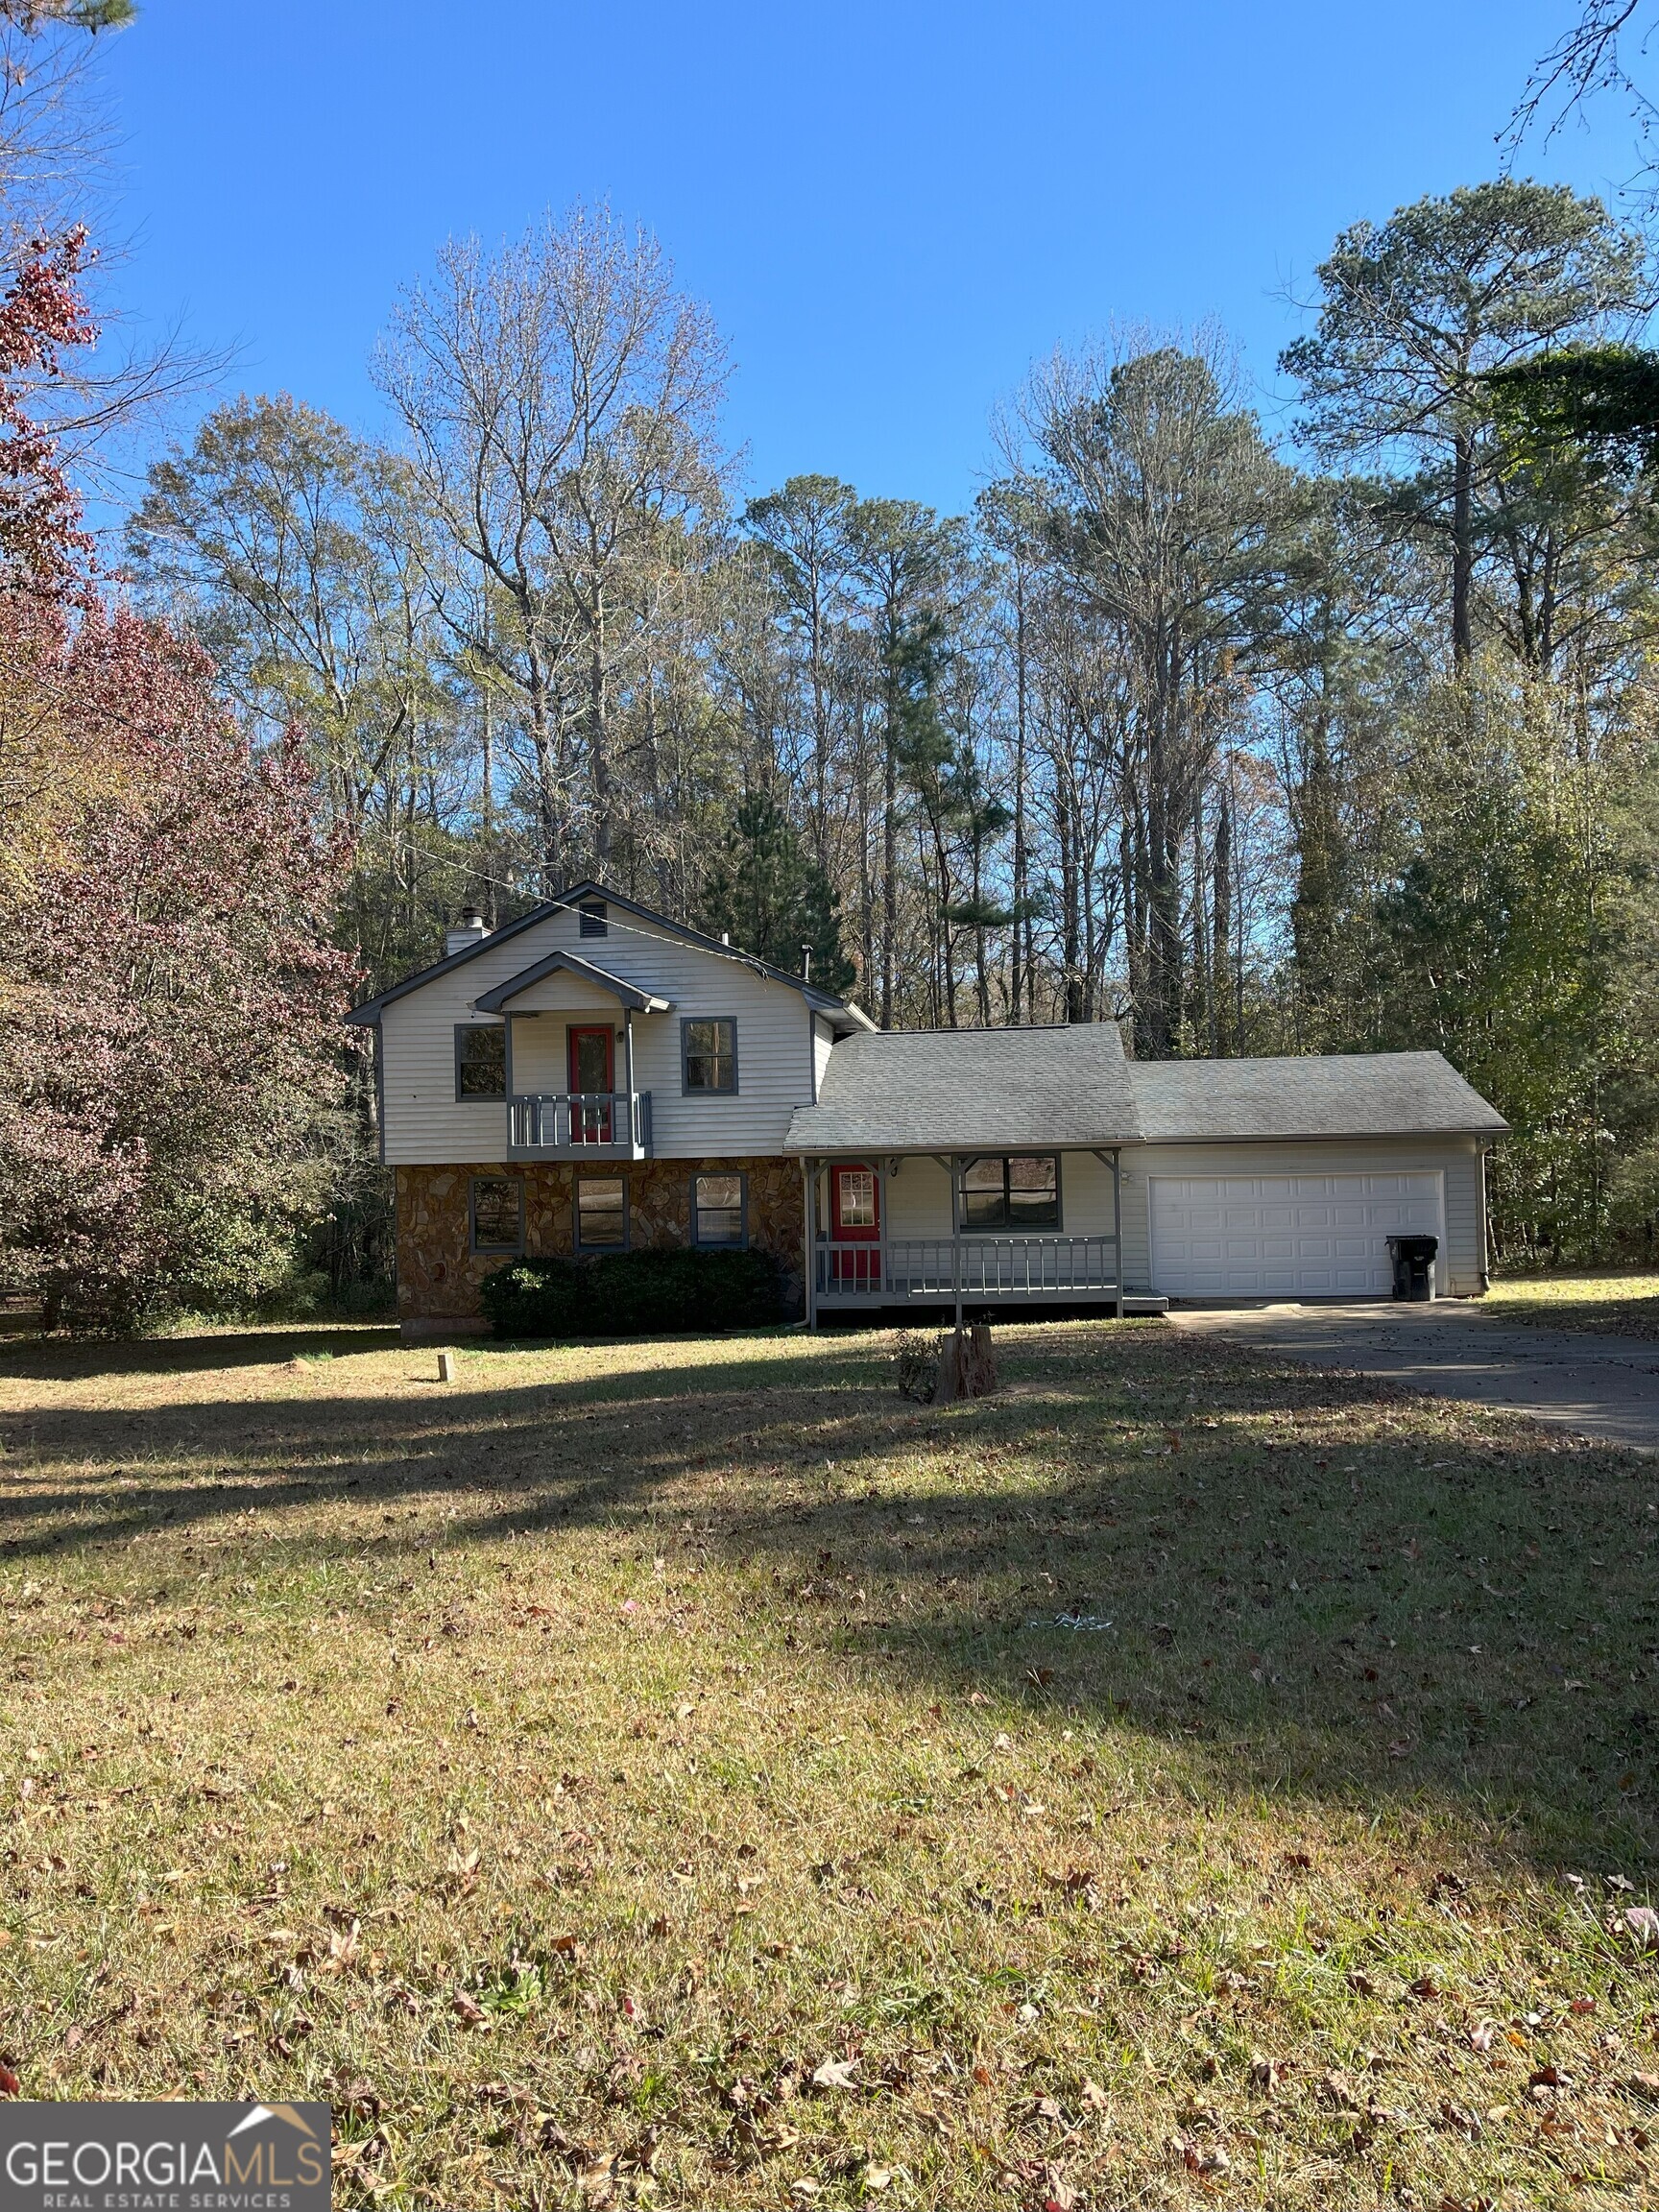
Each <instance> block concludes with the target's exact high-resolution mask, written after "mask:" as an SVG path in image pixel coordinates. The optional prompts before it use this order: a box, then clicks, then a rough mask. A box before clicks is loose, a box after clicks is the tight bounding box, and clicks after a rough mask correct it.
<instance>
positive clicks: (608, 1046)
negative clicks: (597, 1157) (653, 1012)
mask: <svg viewBox="0 0 1659 2212" xmlns="http://www.w3.org/2000/svg"><path fill="white" fill-rule="evenodd" d="M583 1037H603V1038H604V1040H605V1091H606V1093H607V1094H610V1093H611V1092H613V1091H614V1090H615V1088H616V1033H615V1031H614V1030H613V1028H612V1026H611V1024H610V1022H572V1023H571V1024H570V1025H569V1027H568V1028H567V1029H566V1031H565V1053H566V1055H567V1062H568V1067H567V1073H568V1080H569V1084H570V1091H571V1095H572V1096H575V1095H577V1094H580V1092H581V1089H582V1077H581V1071H580V1066H579V1060H578V1051H579V1046H578V1041H579V1039H581V1038H583ZM588 1095H589V1096H591V1095H592V1094H591V1093H589V1094H588ZM570 1142H572V1143H573V1144H609V1143H610V1142H611V1102H610V1097H609V1095H607V1097H606V1102H605V1104H604V1106H603V1108H599V1107H592V1106H589V1107H586V1108H582V1107H576V1106H572V1107H571V1109H570Z"/></svg>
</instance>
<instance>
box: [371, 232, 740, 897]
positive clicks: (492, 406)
mask: <svg viewBox="0 0 1659 2212" xmlns="http://www.w3.org/2000/svg"><path fill="white" fill-rule="evenodd" d="M724 373H725V364H724V355H723V352H722V349H721V346H720V343H719V340H718V338H717V336H716V334H715V331H714V328H713V325H712V324H711V322H710V320H709V316H708V315H707V313H706V311H705V310H704V309H703V308H702V307H701V306H699V305H698V304H697V303H696V302H694V301H690V300H688V299H687V298H685V295H684V294H682V293H681V292H679V291H678V290H677V289H676V288H675V284H674V277H673V271H672V269H671V267H670V265H669V263H668V261H667V260H666V258H665V256H664V255H663V253H662V252H661V248H660V247H659V245H658V244H657V242H656V240H655V239H654V238H653V237H651V236H650V235H649V234H648V233H647V232H644V231H632V232H630V231H626V230H624V229H623V228H621V227H620V226H618V225H617V224H616V223H615V222H613V219H612V217H611V215H610V214H609V212H608V211H607V210H606V209H604V208H599V209H596V210H595V209H589V208H587V207H583V206H577V207H576V208H574V209H573V210H572V211H571V212H570V213H569V214H568V215H566V216H565V218H564V219H563V220H559V221H556V220H554V219H553V218H551V217H548V218H547V219H545V220H543V221H542V222H541V223H540V224H538V225H537V226H536V227H535V228H533V229H531V230H530V231H529V232H527V233H526V234H525V236H524V237H522V238H520V239H519V240H517V242H515V243H514V244H511V245H508V246H506V247H503V248H502V249H501V250H500V251H498V252H493V253H491V252H486V250H485V249H484V248H483V246H481V245H480V243H479V242H478V240H477V239H476V238H467V239H461V240H456V241H451V243H450V244H449V245H447V246H446V247H445V249H444V250H443V252H441V253H440V254H439V256H438V261H437V266H436V269H435V270H434V272H433V274H432V276H430V277H429V278H428V279H426V280H425V281H424V282H422V283H420V284H417V285H414V286H412V287H411V288H410V289H409V290H407V291H406V292H405V293H404V294H403V296H402V298H401V300H400V301H399V302H398V305H397V311H396V313H395V315H394V318H393V323H392V329H391V333H390V336H389V337H388V339H387V340H386V342H385V343H384V344H383V346H382V347H381V349H380V351H379V353H378V356H377V376H378V381H379V383H380V386H381V389H382V390H383V391H384V393H385V394H386V396H387V397H388V398H389V399H390V400H391V402H392V404H393V405H394V407H395V408H396V409H397V414H398V416H399V417H400V418H401V421H402V422H403V425H404V428H405V430H406V432H407V436H408V441H409V447H410V453H411V458H412V462H413V466H414V468H415V469H416V471H417V473H418V476H419V478H420V480H421V485H422V487H423V490H424V493H425V496H426V499H427V501H428V502H429V504H430V506H431V508H432V510H433V512H434V514H435V515H436V516H437V517H438V518H439V521H440V523H441V525H442V528H443V529H444V531H445V534H446V535H447V536H448V538H449V539H450V540H451V541H452V542H453V544H454V546H455V548H456V549H457V551H458V552H459V554H460V555H461V556H462V557H463V559H464V560H465V561H467V562H469V563H470V564H472V565H474V566H475V568H476V569H477V570H478V571H480V572H481V575H482V578H483V581H484V584H485V587H486V593H485V600H484V604H487V605H488V607H489V608H490V612H491V616H492V618H491V620H490V621H488V622H480V621H479V620H478V619H477V617H476V610H477V608H478V606H479V604H480V601H479V597H478V594H477V593H476V592H471V593H469V594H467V595H465V596H464V597H454V596H450V597H447V598H446V599H445V613H446V614H447V616H448V618H449V619H450V621H451V623H452V624H453V626H454V628H455V631H456V634H457V636H458V637H461V638H462V639H463V641H464V643H465V645H466V647H467V649H468V650H469V653H470V654H471V655H472V656H473V658H474V659H475V661H477V663H478V664H479V666H480V667H482V668H485V669H488V670H489V671H491V672H492V674H493V677H494V679H495V681H496V682H497V683H498V684H499V685H501V686H502V687H503V689H504V690H506V691H507V693H508V694H509V696H510V697H512V698H513V699H514V701H515V702H516V704H517V709H518V716H517V719H518V723H519V727H520V728H521V731H522V733H523V736H524V739H525V741H526V742H527V745H528V748H529V753H530V765H531V771H532V777H533V783H534V791H535V800H536V805H537V808H538V811H539V814H540V823H541V848H542V853H541V859H542V868H543V873H544V876H545V878H546V879H547V881H548V882H549V883H551V882H552V881H553V880H555V879H556V878H560V877H561V876H563V875H565V874H567V873H568V872H569V870H570V869H571V868H572V866H573V865H575V864H577V863H578V862H580V861H585V860H591V861H592V862H593V863H594V864H595V865H597V866H599V867H601V868H603V867H604V866H605V864H606V863H607V861H608V860H609V859H610V856H611V853H612V849H613V832H614V824H615V782H614V778H615V763H614V759H613V745H612V740H613V716H614V709H615V702H616V696H617V689H618V686H619V685H620V684H621V683H622V682H623V681H624V680H625V678H626V677H627V676H628V674H629V673H630V672H631V670H633V669H634V668H635V667H637V665H638V664H639V663H640V662H641V661H642V660H643V659H644V658H645V647H646V644H647V641H648V639H649V637H650V635H651V632H652V627H653V625H652V619H651V611H652V606H653V603H654V602H655V600H656V599H657V598H658V597H659V596H660V594H661V592H662V591H664V590H666V589H671V588H672V586H673V582H674V579H675V577H676V575H677V572H678V569H679V567H680V562H679V560H678V541H682V540H683V539H684V537H685V534H686V533H687V532H690V531H695V530H696V529H697V528H698V527H699V526H700V525H701V524H702V523H703V522H704V521H705V520H706V519H707V518H708V517H709V516H710V515H712V514H713V513H715V512H716V511H717V510H718V507H719V503H720V497H721V469H720V462H719V455H718V450H717V447H716V445H715V437H714V410H715V406H716V404H717V401H718V397H719V394H720V390H721V385H722V381H723V377H724Z"/></svg>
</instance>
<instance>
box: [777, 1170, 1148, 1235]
mask: <svg viewBox="0 0 1659 2212" xmlns="http://www.w3.org/2000/svg"><path fill="white" fill-rule="evenodd" d="M1059 1157H1060V1226H1059V1228H1058V1229H1034V1230H1032V1231H1031V1232H1030V1234H1031V1235H1032V1236H1034V1237H1109V1236H1110V1235H1111V1234H1112V1170H1111V1167H1110V1166H1108V1165H1107V1164H1106V1162H1104V1161H1101V1160H1097V1159H1096V1158H1095V1157H1094V1153H1093V1152H1062V1153H1061V1154H1060V1156H1059ZM868 1165H869V1166H873V1167H875V1168H877V1169H878V1170H880V1169H881V1167H882V1166H883V1163H882V1162H881V1161H880V1160H879V1159H876V1160H872V1161H871V1162H869V1163H868ZM827 1181H828V1179H827V1177H821V1178H820V1185H819V1199H818V1206H819V1214H818V1218H819V1222H820V1225H822V1224H823V1222H824V1221H825V1219H826V1214H825V1212H824V1208H825V1205H826V1203H827V1200H826V1196H825V1191H826V1189H827ZM881 1190H882V1193H883V1196H884V1199H885V1203H886V1207H887V1234H888V1236H889V1237H890V1238H891V1237H900V1238H902V1237H949V1236H950V1175H949V1174H948V1173H947V1171H946V1170H945V1168H944V1167H942V1166H940V1164H939V1162H938V1161H937V1160H934V1159H930V1158H926V1157H923V1156H917V1155H914V1154H913V1155H911V1156H910V1157H908V1158H906V1159H903V1160H901V1162H900V1163H899V1172H898V1173H897V1174H896V1175H885V1176H883V1178H882V1183H881ZM985 1234H986V1235H988V1236H996V1237H1006V1236H1017V1235H1019V1234H1021V1232H1019V1231H1017V1230H1006V1229H996V1230H988V1231H986V1232H985Z"/></svg>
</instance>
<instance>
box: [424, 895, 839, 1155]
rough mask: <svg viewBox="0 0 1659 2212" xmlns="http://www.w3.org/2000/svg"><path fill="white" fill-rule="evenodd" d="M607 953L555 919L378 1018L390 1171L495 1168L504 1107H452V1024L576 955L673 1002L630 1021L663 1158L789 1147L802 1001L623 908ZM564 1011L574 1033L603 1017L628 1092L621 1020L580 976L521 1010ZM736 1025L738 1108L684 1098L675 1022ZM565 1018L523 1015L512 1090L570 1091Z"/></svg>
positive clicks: (806, 1018) (808, 1066) (806, 1064)
mask: <svg viewBox="0 0 1659 2212" xmlns="http://www.w3.org/2000/svg"><path fill="white" fill-rule="evenodd" d="M610 923H611V926H610V934H609V935H608V936H607V937H606V939H605V940H604V943H603V944H602V945H601V944H599V943H597V942H596V941H595V940H594V939H592V938H589V939H587V940H586V941H583V940H581V939H580V938H579V937H578V935H577V921H576V917H575V915H573V914H558V915H553V916H550V917H549V918H548V919H547V920H546V921H545V922H541V923H538V924H537V925H536V926H535V927H534V928H531V929H521V930H519V931H518V932H517V935H515V936H513V937H511V938H508V939H507V940H506V941H505V942H504V943H498V942H496V941H494V940H491V941H489V942H487V943H486V945H485V947H484V949H483V950H482V951H480V952H478V953H476V954H474V955H473V957H472V958H471V959H469V960H467V961H465V962H463V964H462V965H461V966H460V967H459V968H455V969H452V970H451V971H450V972H449V974H446V975H442V976H438V977H436V978H435V979H434V980H433V981H432V982H430V983H428V984H425V985H424V986H422V988H421V989H420V990H418V991H411V992H410V993H408V995H407V996H406V997H404V998H398V999H397V1000H395V1001H394V1003H393V1004H391V1005H390V1006H388V1007H386V1008H385V1009H384V1011H383V1013H382V1015H381V1018H380V1022H381V1046H382V1051H383V1053H384V1063H383V1067H384V1075H383V1082H384V1115H385V1135H386V1158H387V1160H388V1162H390V1163H391V1164H392V1165H394V1166H451V1165H454V1166H461V1165H467V1164H470V1163H473V1162H476V1161H488V1160H498V1159H499V1158H500V1157H501V1155H502V1152H503V1151H504V1149H505V1147H506V1142H507V1109H506V1107H505V1106H504V1105H503V1104H502V1103H501V1101H500V1100H498V1099H488V1100H486V1099H479V1100H476V1101H469V1102H468V1103H466V1104H460V1103H458V1102H457V1100H456V1098H455V1024H456V1023H457V1022H468V1021H471V1020H473V1019H475V1017H474V1015H473V1013H472V1011H471V1009H472V1004H473V1002H474V1001H475V1000H476V999H477V998H478V996H479V994H480V993H482V992H486V991H489V990H492V989H493V987H494V986H495V985H496V984H498V983H505V982H506V981H507V980H508V978H509V977H510V976H513V975H517V974H519V973H520V972H521V971H522V970H523V969H526V968H530V967H533V966H534V965H535V963H536V962H537V961H538V960H541V959H542V958H544V957H545V956H546V954H547V953H549V952H553V951H571V952H580V953H581V954H582V955H583V956H584V957H585V958H588V959H590V960H593V961H595V962H596V963H597V964H598V965H599V966H601V967H603V968H606V969H608V970H609V971H610V972H611V973H612V974H615V975H618V976H620V977H622V978H623V979H624V980H625V981H628V982H631V983H634V984H636V985H637V986H638V987H639V988H641V989H643V990H647V991H652V992H655V993H657V994H658V995H660V996H661V997H662V998H667V999H669V1000H670V1001H671V1007H670V1010H669V1012H668V1013H666V1014H636V1015H635V1017H634V1081H635V1088H636V1089H637V1090H640V1091H649V1092H650V1093H651V1094H652V1100H651V1105H652V1128H653V1150H654V1152H655V1154H656V1156H657V1158H659V1159H700V1160H702V1159H723V1158H724V1159H739V1158H750V1159H754V1158H764V1157H766V1156H768V1155H772V1154H777V1153H780V1152H781V1151H782V1149H783V1139H784V1137H785V1135H786V1133H787V1131H788V1127H789V1117H790V1114H791V1113H792V1112H793V1111H794V1109H795V1108H796V1107H797V1106H806V1105H810V1104H811V1100H812V1089H811V1085H812V1038H811V1024H810V1014H809V1010H808V1008H807V1006H806V1003H805V999H804V998H802V996H801V994H800V993H799V992H798V991H794V990H791V989H790V987H789V985H788V984H786V983H775V982H772V981H770V980H769V979H768V978H767V977H765V976H762V975H757V974H755V972H754V970H753V969H751V968H748V967H746V966H745V965H744V964H743V962H742V961H741V960H738V959H729V958H723V957H721V956H720V955H719V954H717V953H712V952H706V951H704V950H702V949H701V947H699V946H695V945H688V944H686V943H685V942H684V940H682V939H677V938H674V937H671V936H668V935H666V934H665V933H663V932H661V931H659V930H656V929H654V928H653V927H652V926H651V925H650V924H649V923H646V922H641V921H639V920H637V918H636V917H635V916H633V915H631V914H626V913H624V912H623V911H622V909H620V908H618V907H613V908H612V909H611V916H610ZM624 924H626V927H624V926H623V925H624ZM554 999H557V1000H559V1002H560V1003H561V1004H562V1005H563V1006H565V1007H566V1008H568V1009H570V1010H571V1013H572V1015H573V1017H574V1018H575V1019H576V1020H578V1021H579V1022H586V1021H589V1020H590V1019H592V1018H593V1017H594V1016H597V1018H598V1019H600V1020H606V1019H609V1020H611V1021H612V1022H613V1025H614V1027H615V1030H616V1050H615V1081H616V1085H617V1088H618V1089H620V1088H621V1087H622V1085H623V1084H624V1083H625V1081H626V1068H625V1060H624V1053H623V1044H622V1030H623V1016H622V1009H621V1008H620V1007H619V1006H617V1004H616V1003H615V1001H614V1000H613V999H609V998H602V997H600V996H599V995H598V994H597V993H596V992H594V990H593V989H592V987H591V986H590V985H587V984H585V983H582V982H580V981H579V980H578V979H577V978H575V977H569V976H564V975H557V976H548V977H547V978H546V979H545V980H544V981H543V982H542V983H541V984H539V985H538V986H536V989H535V992H534V994H533V995H532V997H530V998H527V999H526V1001H525V1003H526V1004H531V1005H533V1004H536V1003H537V1002H539V1001H540V1002H546V1001H549V1000H554ZM699 1014H702V1015H729V1016H731V1017H732V1018H733V1020H734V1021H735V1022H736V1023H737V1038H738V1050H739V1083H740V1086H741V1087H740V1090H739V1092H738V1094H736V1095H735V1096H732V1097H702V1098H698V1097H690V1098H686V1097H682V1095H681V1090H680V1080H681V1062H680V1023H681V1022H682V1020H683V1019H684V1018H685V1017H686V1016H687V1015H693V1016H694V1015H699ZM565 1027H566V1022H565V1018H564V1015H563V1014H560V1013H551V1012H549V1013H542V1014H528V1015H526V1014H517V1013H516V1014H515V1017H514V1021H513V1043H512V1061H511V1066H512V1088H513V1091H514V1093H515V1094H517V1095H520V1096H522V1095H523V1094H526V1093H528V1092H532V1091H554V1092H558V1091H564V1090H565V1089H566V1088H567V1087H568V1086H567V1071H568V1066H569V1063H568V1060H567V1057H566V1046H565Z"/></svg>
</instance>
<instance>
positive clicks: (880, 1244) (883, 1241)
mask: <svg viewBox="0 0 1659 2212" xmlns="http://www.w3.org/2000/svg"><path fill="white" fill-rule="evenodd" d="M892 1165H893V1163H892V1161H891V1160H890V1159H883V1161H882V1162H881V1166H880V1167H879V1169H878V1175H879V1178H880V1180H879V1183H878V1190H880V1193H881V1214H880V1218H879V1219H878V1222H877V1224H876V1237H877V1258H878V1261H879V1262H880V1267H881V1295H882V1297H883V1298H885V1297H886V1295H887V1194H888V1192H889V1191H890V1190H892V1188H893V1178H892V1176H891V1175H890V1174H889V1172H888V1170H889V1168H890V1167H891V1166H892Z"/></svg>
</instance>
